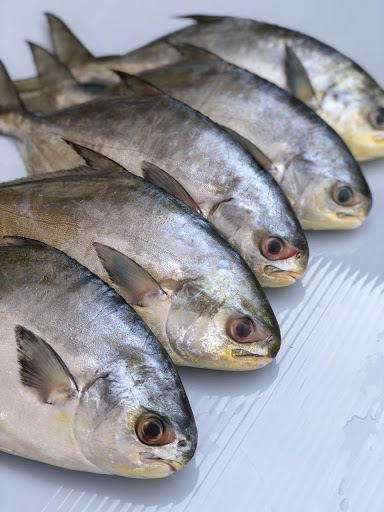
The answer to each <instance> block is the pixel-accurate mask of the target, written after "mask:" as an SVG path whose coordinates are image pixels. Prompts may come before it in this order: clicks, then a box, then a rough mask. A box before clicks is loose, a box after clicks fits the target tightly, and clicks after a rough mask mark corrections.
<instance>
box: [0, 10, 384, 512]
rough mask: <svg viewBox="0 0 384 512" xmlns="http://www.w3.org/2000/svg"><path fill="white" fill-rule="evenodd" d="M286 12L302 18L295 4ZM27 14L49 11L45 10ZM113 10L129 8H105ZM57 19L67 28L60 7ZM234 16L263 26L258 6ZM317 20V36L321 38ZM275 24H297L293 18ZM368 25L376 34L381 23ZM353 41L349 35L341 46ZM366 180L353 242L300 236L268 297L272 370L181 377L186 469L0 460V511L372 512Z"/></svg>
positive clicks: (379, 230)
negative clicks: (292, 278) (84, 469)
mask: <svg viewBox="0 0 384 512" xmlns="http://www.w3.org/2000/svg"><path fill="white" fill-rule="evenodd" d="M69 3H70V2H69ZM198 3H199V2H198ZM368 3H369V2H368ZM200 4H201V2H200ZM200 4H199V5H200ZM206 4H207V2H204V5H206ZM292 4H294V5H295V6H296V9H297V10H298V9H300V5H301V4H303V5H304V2H303V1H302V2H301V1H299V0H296V1H295V2H292ZM325 4H327V5H328V7H329V8H331V5H332V2H330V1H328V0H327V2H325ZM363 4H364V5H366V4H367V2H361V5H362V6H363ZM373 4H375V2H373ZM34 5H35V9H39V11H40V12H42V11H43V10H44V9H46V8H47V6H45V3H44V2H43V1H41V2H38V1H36V0H35V1H34ZM124 5H125V4H124ZM226 5H227V6H228V5H229V3H228V2H226ZM348 5H349V4H348ZM37 6H38V7H37ZM252 6H253V3H252ZM49 8H52V9H53V7H51V6H50V5H49ZM113 8H114V9H121V10H122V9H127V6H125V7H123V2H121V1H115V2H113ZM167 9H168V11H167V12H164V19H166V18H167V17H168V15H169V13H170V12H172V11H173V12H175V10H176V7H175V6H174V5H172V2H168V4H167ZM177 9H178V10H180V6H179V5H177ZM199 9H200V10H201V11H204V10H205V11H206V12H209V11H210V10H211V12H215V11H217V6H216V5H214V4H213V3H212V7H211V9H209V8H207V6H206V8H205V9H203V8H201V7H200V8H197V7H196V2H194V3H192V2H190V5H189V7H187V6H186V7H185V9H184V7H183V10H185V11H189V10H191V11H197V10H199ZM9 10H10V11H11V7H9ZM232 10H233V9H232ZM275 11H276V16H278V14H279V11H278V10H277V9H276V10H275ZM58 12H59V14H60V11H58ZM226 12H230V8H229V7H228V8H227V11H226ZM77 13H78V11H77ZM63 14H64V15H65V16H66V19H67V20H69V21H71V22H72V20H73V15H72V17H71V16H70V15H69V14H68V9H67V11H65V12H64V13H63ZM242 14H244V15H248V16H253V17H255V16H260V17H261V18H263V12H260V10H259V9H257V10H255V9H254V7H252V9H251V8H250V7H248V8H247V9H244V12H243V13H242ZM366 14H367V20H366V21H365V22H364V27H365V29H367V27H370V26H371V25H372V23H375V15H374V11H372V9H371V10H370V9H367V10H366ZM3 16H4V14H2V17H3ZM76 16H77V15H76ZM76 16H75V18H76ZM289 16H291V18H289ZM266 17H267V16H264V18H266ZM97 19H98V24H97V22H96V21H94V20H92V19H91V18H90V17H87V16H85V17H83V20H82V23H79V20H78V19H77V26H78V25H84V28H86V27H89V26H92V23H95V27H97V28H100V27H101V26H102V20H100V19H99V18H97ZM290 19H291V22H289V20H290ZM294 20H295V21H296V23H294ZM326 20H327V18H326V17H324V19H323V20H322V21H323V25H322V26H321V27H320V28H319V27H317V29H318V32H321V30H323V31H326V29H327V23H326ZM275 21H278V22H280V23H282V24H290V25H292V26H298V27H299V25H298V23H297V19H296V16H295V14H294V12H292V13H290V14H289V15H288V14H286V17H285V18H282V19H277V18H276V19H275ZM3 23H4V22H3ZM131 23H134V21H133V20H132V19H129V18H128V17H127V24H128V25H129V24H131ZM152 23H153V24H154V25H155V24H156V20H154V19H152ZM377 27H378V28H377V30H379V28H380V30H381V36H382V35H383V31H382V25H381V23H380V24H378V25H377ZM168 28H170V27H168V26H165V27H164V30H167V29H168ZM301 28H302V29H303V30H307V31H308V27H305V26H303V27H301ZM37 29H38V30H43V24H40V25H39V26H38V27H37ZM37 29H36V30H37ZM100 29H101V28H100ZM157 29H158V27H157ZM353 31H354V29H353V27H352V26H351V33H349V32H348V31H346V35H345V37H346V38H347V40H348V44H350V43H352V42H353V38H352V37H350V36H351V34H352V33H353ZM158 32H161V31H158ZM372 32H374V31H373V30H372ZM317 35H319V34H318V33H317ZM26 36H27V34H25V33H24V34H22V33H20V34H19V37H20V38H21V39H24V38H25V37H26ZM376 36H377V34H376ZM330 42H332V41H330ZM120 43H121V45H123V44H124V43H123V41H121V42H120ZM336 43H337V41H334V44H336ZM339 43H340V41H339ZM358 44H360V43H358V42H356V45H358ZM381 47H384V44H383V40H382V45H381ZM122 48H124V46H122ZM352 50H353V48H352V49H351V51H350V53H353V52H352ZM3 51H4V52H5V51H6V50H5V49H4V50H3ZM374 58H376V59H377V58H378V57H377V54H376V57H374V56H372V59H374ZM369 65H370V66H371V68H372V67H373V63H372V62H371V63H370V64H369ZM381 65H382V63H381V62H380V66H381ZM379 71H380V72H381V78H382V83H384V70H383V68H380V70H379ZM379 78H380V77H379ZM0 152H1V155H2V165H1V167H0V179H10V178H15V177H18V176H21V175H22V174H23V171H22V169H23V168H22V164H21V161H20V159H19V157H18V154H17V150H16V148H14V146H13V144H12V143H11V142H10V141H9V140H7V139H5V138H0ZM364 170H366V176H367V179H368V181H369V183H370V186H371V188H372V192H373V196H374V205H373V209H372V212H371V215H370V218H369V219H368V221H367V223H366V224H365V225H364V226H363V227H362V228H360V229H358V230H356V231H352V232H333V233H320V232H319V233H310V234H309V237H308V238H309V242H310V248H311V261H310V265H309V269H308V271H307V273H306V275H305V277H304V279H303V280H302V281H301V282H299V283H296V284H295V285H294V286H293V287H290V288H285V289H273V290H269V291H268V296H269V298H270V300H271V302H272V304H273V306H274V309H275V311H276V314H277V316H278V319H279V321H280V324H281V328H282V334H283V345H282V349H281V351H280V353H279V355H278V358H277V360H276V362H274V363H272V364H270V365H269V366H267V367H266V368H263V369H262V370H259V371H255V372H250V373H224V372H214V371H204V370H197V369H190V368H185V369H181V371H180V373H181V376H182V379H183V381H184V384H185V387H186V389H187V393H188V395H189V397H190V401H191V405H192V407H193V409H194V412H195V416H196V421H197V426H198V429H199V446H198V450H197V453H196V456H195V458H194V459H193V460H192V462H191V463H190V464H189V465H188V466H187V467H186V468H184V469H183V470H182V471H181V472H179V473H176V474H175V475H173V476H172V477H170V478H168V479H165V480H158V481H138V480H129V479H123V478H119V477H108V476H100V475H91V474H84V473H74V472H70V471H66V470H61V469H58V468H53V467H50V466H46V465H44V464H40V463H37V462H33V461H28V460H24V459H19V458H16V457H12V456H10V455H6V454H3V453H0V510H1V512H8V511H12V512H21V511H25V510H27V511H28V512H41V511H44V512H56V511H60V512H85V511H87V512H127V511H129V512H144V511H145V512H153V511H170V510H172V511H185V510H187V511H203V512H204V511H208V510H222V511H229V510H231V511H237V510H242V509H244V510H252V511H254V510H258V511H260V512H264V511H278V512H280V511H284V512H291V511H294V512H301V511H305V512H308V511H310V512H318V511H319V512H329V511H332V512H333V511H338V510H341V511H342V512H345V511H358V512H362V511H366V510H367V511H368V510H369V511H370V512H376V511H377V512H382V510H384V492H383V490H382V482H383V480H384V466H383V464H382V459H383V457H384V393H383V391H384V297H383V293H382V292H383V288H384V279H383V277H384V273H383V249H384V240H383V231H384V229H383V214H382V211H383V208H384V206H383V205H384V162H383V161H378V162H375V163H370V164H367V165H365V166H364ZM0 412H1V411H0Z"/></svg>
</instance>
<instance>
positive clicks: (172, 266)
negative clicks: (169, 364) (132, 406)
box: [0, 148, 280, 370]
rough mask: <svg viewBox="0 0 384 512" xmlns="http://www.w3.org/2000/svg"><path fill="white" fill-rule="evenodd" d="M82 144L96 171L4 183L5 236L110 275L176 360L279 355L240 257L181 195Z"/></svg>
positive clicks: (239, 360)
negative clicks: (35, 242)
mask: <svg viewBox="0 0 384 512" xmlns="http://www.w3.org/2000/svg"><path fill="white" fill-rule="evenodd" d="M77 151H79V152H80V154H81V155H82V156H83V157H84V158H85V159H86V161H87V162H88V164H89V165H90V166H91V167H92V169H91V171H92V172H93V173H94V174H93V175H89V173H88V174H86V175H82V174H81V173H83V172H86V171H87V169H85V170H84V169H82V168H81V169H78V171H77V174H74V171H71V172H70V175H69V176H65V175H63V174H62V175H61V176H60V177H55V176H52V177H50V175H49V174H47V175H43V176H42V177H41V178H38V177H34V178H27V179H26V180H23V179H22V180H17V181H16V182H15V183H12V182H10V183H5V184H2V185H1V186H0V207H1V211H2V214H1V216H0V235H4V234H8V233H11V234H12V235H16V236H21V237H25V236H27V235H28V236H29V237H31V238H33V239H36V240H39V241H42V242H45V243H47V244H49V245H52V246H54V247H57V248H58V249H61V250H64V251H65V252H66V253H67V254H69V255H70V256H72V257H74V258H76V260H77V261H79V262H80V263H81V264H83V265H85V266H87V267H88V268H89V269H90V270H91V271H92V272H94V273H95V274H97V275H98V276H100V277H101V278H102V279H103V280H105V281H107V282H109V283H110V284H111V285H112V286H113V287H114V288H115V289H116V290H117V291H118V292H119V294H120V295H121V296H122V297H123V298H124V299H125V300H126V301H127V302H128V303H129V304H131V305H132V306H133V307H134V308H135V309H136V311H137V312H138V313H139V315H140V316H141V317H142V318H143V320H144V321H145V322H146V323H147V325H148V326H149V327H150V329H151V330H152V331H153V332H154V333H155V335H156V337H157V338H158V339H159V340H160V341H161V342H162V343H163V345H164V346H165V348H166V349H167V350H168V352H169V354H170V355H171V357H172V359H173V361H174V362H175V363H176V364H179V365H187V366H198V367H203V368H213V369H221V370H252V369H256V368H261V367H263V366H265V365H266V364H268V363H269V362H270V361H272V359H273V358H274V357H275V356H276V354H277V352H278V350H279V348H280V331H279V327H278V324H277V322H276V319H275V316H274V314H273V312H272V309H271V307H270V305H269V303H268V300H267V298H266V297H265V294H264V293H263V290H262V289H261V288H260V286H259V284H258V282H257V280H256V279H255V277H254V276H253V274H252V273H251V271H250V269H249V268H248V266H247V265H246V264H245V263H244V261H243V260H242V259H241V257H240V256H238V254H237V253H235V251H234V250H233V249H231V248H230V246H229V245H228V244H227V243H226V242H225V240H224V239H222V238H221V237H220V236H219V235H218V234H217V233H216V231H215V230H214V229H213V227H212V226H211V225H210V224H209V223H208V222H207V221H206V220H205V219H204V218H203V217H201V215H199V214H198V213H195V212H193V211H192V209H191V208H189V207H188V206H186V205H185V204H183V203H182V202H180V201H178V200H177V199H175V198H174V197H173V196H171V195H169V194H167V193H165V192H164V191H163V190H161V189H159V188H157V187H155V186H153V185H151V184H149V183H147V182H146V181H144V180H142V179H141V178H139V177H137V176H134V175H131V174H129V173H127V171H125V169H121V168H120V166H118V165H117V164H115V163H114V162H111V161H110V160H109V159H107V158H105V157H103V156H101V155H98V154H96V153H94V152H93V151H90V150H87V149H86V148H77ZM88 171H89V168H88ZM119 171H121V172H122V175H119V174H117V175H116V174H113V173H115V172H119ZM106 172H111V173H112V174H110V175H106ZM67 174H68V173H67Z"/></svg>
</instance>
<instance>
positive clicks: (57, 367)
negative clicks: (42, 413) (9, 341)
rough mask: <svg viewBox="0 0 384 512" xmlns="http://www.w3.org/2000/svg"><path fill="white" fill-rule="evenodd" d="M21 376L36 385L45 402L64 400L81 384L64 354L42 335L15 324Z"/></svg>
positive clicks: (70, 396) (75, 393) (26, 384)
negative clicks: (63, 358)
mask: <svg viewBox="0 0 384 512" xmlns="http://www.w3.org/2000/svg"><path fill="white" fill-rule="evenodd" d="M15 335H16V343H17V353H18V354H17V356H18V362H19V366H20V370H19V371H20V379H21V382H22V383H23V385H24V386H27V387H30V388H33V389H36V390H37V391H38V393H39V395H40V397H41V399H42V401H43V402H45V403H47V404H63V403H65V402H66V401H67V400H69V399H70V398H72V397H74V396H76V395H77V394H78V388H77V385H76V382H75V380H74V378H73V377H72V375H71V374H70V372H69V370H68V368H67V366H66V365H65V363H64V361H63V360H62V359H61V357H60V356H59V355H58V354H57V353H56V352H55V351H54V350H53V348H52V347H51V346H50V345H48V343H47V342H45V341H44V340H43V339H42V338H40V337H39V336H37V335H36V334H34V333H33V332H32V331H29V330H28V329H25V327H22V326H21V325H17V326H16V327H15Z"/></svg>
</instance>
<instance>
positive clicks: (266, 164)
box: [220, 125, 278, 175]
mask: <svg viewBox="0 0 384 512" xmlns="http://www.w3.org/2000/svg"><path fill="white" fill-rule="evenodd" d="M220 126H221V127H222V128H223V129H224V130H225V131H226V132H228V133H230V134H231V135H232V137H233V138H234V139H235V140H237V141H238V142H240V143H241V144H242V145H243V146H244V148H245V149H246V150H247V151H248V152H249V153H251V155H252V156H253V158H254V159H255V160H256V161H257V162H258V163H259V164H260V165H261V166H262V167H263V168H264V169H265V170H266V171H268V172H270V173H271V174H272V175H274V174H275V173H277V172H278V171H277V168H276V166H275V165H274V164H273V162H272V161H271V160H270V159H269V158H268V157H267V155H266V154H265V153H263V151H261V149H259V148H258V147H256V146H255V145H254V144H252V142H251V141H250V140H248V139H247V138H245V137H243V136H242V135H240V134H239V133H237V132H235V131H234V130H232V129H231V128H228V127H227V126H222V125H220Z"/></svg>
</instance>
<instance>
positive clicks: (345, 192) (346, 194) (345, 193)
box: [337, 187, 351, 203]
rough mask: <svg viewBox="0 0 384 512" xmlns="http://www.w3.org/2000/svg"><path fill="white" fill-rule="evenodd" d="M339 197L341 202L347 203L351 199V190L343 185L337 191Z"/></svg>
mask: <svg viewBox="0 0 384 512" xmlns="http://www.w3.org/2000/svg"><path fill="white" fill-rule="evenodd" d="M337 199H338V200H339V202H340V203H346V202H348V201H349V200H350V199H351V191H350V189H349V188H348V187H341V189H340V190H339V191H338V193H337Z"/></svg>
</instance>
